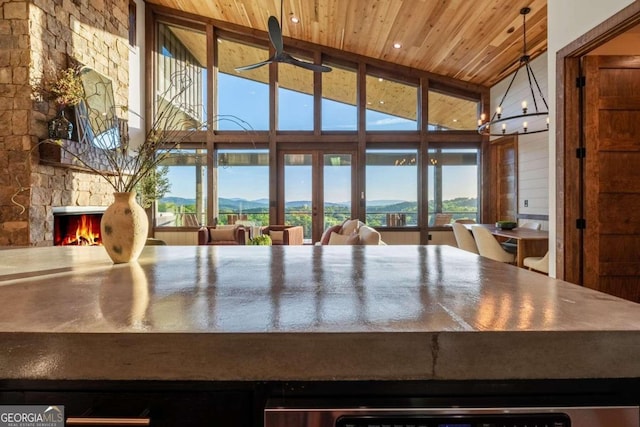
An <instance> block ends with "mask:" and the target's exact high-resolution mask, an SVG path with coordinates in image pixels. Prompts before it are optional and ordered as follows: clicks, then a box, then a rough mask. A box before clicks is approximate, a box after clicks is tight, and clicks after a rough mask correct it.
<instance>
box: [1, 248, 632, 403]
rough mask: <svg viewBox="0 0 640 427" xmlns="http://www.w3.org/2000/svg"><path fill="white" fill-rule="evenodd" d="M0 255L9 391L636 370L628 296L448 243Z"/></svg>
mask: <svg viewBox="0 0 640 427" xmlns="http://www.w3.org/2000/svg"><path fill="white" fill-rule="evenodd" d="M0 257H1V258H0V259H1V261H0V304H1V305H2V310H1V311H0V345H1V347H2V349H1V351H0V384H3V389H5V390H7V389H11V390H19V389H20V388H21V387H23V386H25V385H29V387H31V388H33V387H35V388H36V389H37V388H38V387H39V386H41V385H42V384H45V387H51V386H50V384H55V383H56V381H61V382H68V381H71V382H73V381H80V382H82V384H83V385H87V384H88V385H93V384H99V383H101V382H103V383H108V382H113V381H119V382H121V383H122V382H124V383H126V384H129V383H138V382H154V381H161V382H181V383H184V382H187V383H188V382H198V383H199V384H203V383H206V384H243V385H247V384H258V383H260V384H269V383H270V382H277V383H279V384H282V383H283V382H291V383H299V382H304V383H305V384H313V383H318V384H323V387H329V389H330V385H331V384H332V383H335V382H339V383H345V384H353V383H358V382H363V381H365V382H377V383H383V384H384V383H385V382H393V383H394V384H405V383H406V384H413V385H411V386H409V387H410V389H411V390H416V389H414V388H412V387H416V386H415V385H416V384H430V382H434V383H438V384H445V385H446V384H457V383H459V382H463V383H468V382H477V383H485V384H503V385H504V384H511V385H510V387H515V388H513V390H517V387H518V386H517V384H527V381H531V384H534V383H535V384H543V383H544V382H550V381H566V380H569V381H577V382H576V386H577V384H579V382H580V381H581V380H589V381H592V380H596V381H598V380H603V381H607V384H609V385H613V386H615V387H617V386H621V387H622V388H628V387H629V385H630V386H631V387H635V386H636V385H637V384H638V379H639V378H640V305H638V304H635V303H632V302H629V301H625V300H621V299H619V298H616V297H613V296H609V295H605V294H602V293H598V292H594V291H591V290H589V289H585V288H582V287H579V286H575V285H572V284H569V283H566V282H562V281H559V280H555V279H551V278H549V277H547V276H544V275H541V274H537V273H534V272H530V271H527V270H524V269H521V268H517V267H514V266H511V265H505V264H502V263H498V262H494V261H491V260H488V259H485V258H481V257H479V256H477V255H474V254H471V253H468V252H465V251H461V250H459V249H456V248H452V247H448V246H325V247H310V246H299V247H294V246H291V247H284V246H283V247H261V246H246V247H215V246H150V247H146V248H145V249H144V251H143V254H142V256H141V257H140V259H139V261H138V262H135V263H129V264H118V265H114V264H112V263H111V261H110V260H109V258H108V257H107V255H106V253H105V251H104V249H103V248H101V247H52V248H16V249H10V250H4V251H0ZM33 384H37V385H36V386H34V385H33ZM607 387H608V388H610V386H607ZM329 389H326V390H329ZM419 389H421V387H418V388H417V390H419ZM343 390H348V388H345V389H343ZM575 391H577V390H575ZM407 392H410V391H405V392H403V393H405V394H406V393H407ZM331 393H333V394H334V395H335V394H336V391H335V390H334V391H332V392H331ZM449 393H454V392H452V391H451V390H449ZM625 393H626V395H625V396H626V398H625V399H627V400H628V398H629V396H630V398H631V399H632V400H633V399H639V400H640V398H639V393H640V392H638V391H637V390H636V391H635V392H633V391H631V394H629V393H628V392H625ZM454 394H455V393H454ZM625 403H628V402H625Z"/></svg>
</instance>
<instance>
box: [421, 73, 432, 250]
mask: <svg viewBox="0 0 640 427" xmlns="http://www.w3.org/2000/svg"><path fill="white" fill-rule="evenodd" d="M420 88H421V90H420V92H419V96H420V100H419V101H420V102H418V108H419V110H418V126H419V128H418V129H420V147H419V151H418V156H419V159H418V168H420V169H419V171H420V172H419V175H418V195H419V197H418V200H421V203H419V204H418V226H419V227H420V228H419V231H420V244H421V245H426V244H428V242H429V221H421V220H420V219H421V218H428V217H429V195H428V189H429V168H428V165H429V139H428V135H427V126H428V124H429V102H428V98H429V89H430V81H429V79H422V80H421V81H420Z"/></svg>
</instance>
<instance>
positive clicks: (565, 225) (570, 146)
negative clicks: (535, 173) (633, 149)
mask: <svg viewBox="0 0 640 427" xmlns="http://www.w3.org/2000/svg"><path fill="white" fill-rule="evenodd" d="M639 22H640V2H634V3H632V4H630V5H629V6H627V7H626V8H624V9H622V10H621V11H619V12H618V13H616V14H615V15H613V16H611V17H610V18H609V19H607V20H605V21H604V22H602V23H601V24H599V25H598V26H596V27H595V28H593V29H592V30H590V31H588V32H587V33H585V34H583V35H582V36H580V37H579V38H577V39H576V40H574V41H573V42H571V43H569V44H568V45H566V46H565V47H564V48H562V49H560V50H559V51H558V52H557V54H556V114H555V122H556V277H557V278H559V279H563V280H566V281H568V282H572V283H577V284H581V283H582V282H581V280H582V278H581V277H582V276H581V275H582V250H583V241H582V233H581V232H580V230H578V229H577V227H576V224H575V220H576V219H577V218H576V212H581V209H582V189H581V173H582V169H581V167H580V162H578V161H576V160H577V159H576V151H577V150H578V149H579V148H581V147H582V146H583V134H582V119H583V111H581V99H580V97H581V91H580V90H578V88H577V87H576V81H577V79H578V78H579V77H580V73H581V67H580V61H581V58H582V57H583V56H585V55H586V54H587V53H589V52H590V51H592V50H594V49H595V48H597V47H599V46H600V45H602V44H604V43H605V42H607V41H609V40H611V39H612V38H614V37H616V36H618V35H620V34H622V33H624V32H625V31H627V30H628V29H629V28H631V27H633V26H635V25H637V24H638V23H639Z"/></svg>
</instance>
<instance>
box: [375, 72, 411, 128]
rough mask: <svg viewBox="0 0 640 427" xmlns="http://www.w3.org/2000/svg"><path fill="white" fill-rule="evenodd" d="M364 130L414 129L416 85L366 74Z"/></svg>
mask: <svg viewBox="0 0 640 427" xmlns="http://www.w3.org/2000/svg"><path fill="white" fill-rule="evenodd" d="M366 87H367V114H366V119H367V125H366V128H367V130H373V131H390V130H391V131H393V130H417V129H418V124H417V123H418V122H417V118H418V88H417V87H416V86H411V85H408V84H406V83H399V82H395V81H392V80H388V79H385V78H382V77H376V76H372V75H367V78H366Z"/></svg>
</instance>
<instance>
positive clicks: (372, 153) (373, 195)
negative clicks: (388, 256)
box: [366, 149, 418, 227]
mask: <svg viewBox="0 0 640 427" xmlns="http://www.w3.org/2000/svg"><path fill="white" fill-rule="evenodd" d="M366 174H367V205H366V206H367V224H369V225H371V226H373V227H405V226H417V225H418V150H412V149H398V150H367V170H366Z"/></svg>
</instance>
